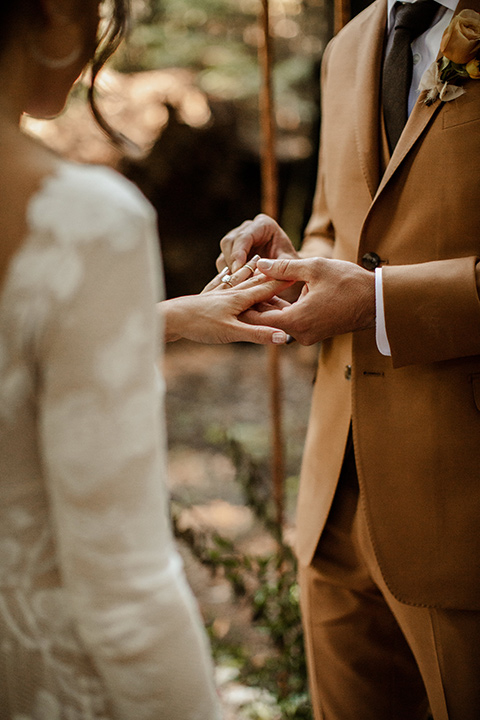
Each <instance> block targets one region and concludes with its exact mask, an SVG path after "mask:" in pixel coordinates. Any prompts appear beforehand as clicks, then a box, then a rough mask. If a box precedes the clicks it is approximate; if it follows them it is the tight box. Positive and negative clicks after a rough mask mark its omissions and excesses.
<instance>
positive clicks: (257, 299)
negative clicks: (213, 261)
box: [158, 274, 288, 345]
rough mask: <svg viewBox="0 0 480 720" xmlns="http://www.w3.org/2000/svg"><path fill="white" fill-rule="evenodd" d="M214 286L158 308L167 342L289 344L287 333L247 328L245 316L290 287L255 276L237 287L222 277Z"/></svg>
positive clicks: (215, 280)
mask: <svg viewBox="0 0 480 720" xmlns="http://www.w3.org/2000/svg"><path fill="white" fill-rule="evenodd" d="M237 279H238V278H237ZM212 283H214V285H213V286H212ZM212 283H209V285H208V286H207V288H205V289H204V291H203V292H202V293H200V294H199V295H186V296H183V297H178V298H171V299H169V300H165V301H164V302H161V303H159V304H158V308H159V312H161V313H163V314H164V316H165V328H166V332H165V339H166V341H167V342H170V341H173V340H178V339H179V338H180V337H183V338H187V339H189V340H194V341H196V342H202V343H230V342H253V343H259V344H263V345H266V344H271V343H274V344H282V343H285V342H286V341H287V335H286V333H285V332H284V331H283V330H278V329H277V328H275V327H268V326H263V325H260V324H258V325H256V324H247V323H244V322H242V319H241V316H242V314H243V313H244V312H246V311H247V310H249V309H250V308H252V307H253V306H258V305H259V304H260V305H261V304H262V303H269V302H270V301H272V300H273V299H274V298H275V296H276V295H277V293H278V292H280V291H281V290H282V289H284V288H285V287H286V285H288V283H287V284H286V283H282V282H278V281H276V280H270V279H267V278H266V277H265V275H263V274H259V275H253V276H252V277H250V278H249V279H248V280H245V281H243V282H240V283H239V284H238V285H235V286H233V287H230V286H229V284H228V283H222V281H221V278H220V279H219V278H218V276H217V278H214V280H213V281H212ZM209 286H211V287H209ZM274 302H275V301H274Z"/></svg>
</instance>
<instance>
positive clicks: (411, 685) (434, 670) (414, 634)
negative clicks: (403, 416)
mask: <svg viewBox="0 0 480 720" xmlns="http://www.w3.org/2000/svg"><path fill="white" fill-rule="evenodd" d="M300 586H301V602H302V612H303V622H304V626H305V631H306V633H305V634H306V643H307V657H308V664H309V672H310V682H311V691H312V701H313V705H314V712H315V720H425V719H426V718H427V717H428V708H429V706H430V712H431V714H432V715H433V717H434V720H479V719H480V613H479V612H477V611H463V610H439V609H435V608H426V607H425V608H424V607H415V606H410V605H406V604H403V603H400V602H399V601H398V600H396V599H395V598H394V596H393V595H392V594H391V592H390V591H389V590H388V587H387V586H386V584H385V582H384V580H383V578H382V575H381V573H380V571H379V568H378V564H377V562H376V559H375V555H374V552H373V548H372V545H371V542H370V539H369V534H368V529H367V526H366V520H365V514H364V512H363V509H362V499H361V496H360V493H359V487H358V481H357V474H356V468H355V458H354V452H353V443H351V442H349V449H348V451H347V454H346V458H345V462H344V465H343V470H342V475H341V478H340V482H339V486H338V490H337V493H336V496H335V498H334V502H333V505H332V509H331V511H330V515H329V518H328V521H327V525H326V527H325V529H324V532H323V534H322V537H321V539H320V542H319V544H318V547H317V551H316V554H315V557H314V559H313V562H312V563H311V564H310V565H309V566H307V567H301V569H300Z"/></svg>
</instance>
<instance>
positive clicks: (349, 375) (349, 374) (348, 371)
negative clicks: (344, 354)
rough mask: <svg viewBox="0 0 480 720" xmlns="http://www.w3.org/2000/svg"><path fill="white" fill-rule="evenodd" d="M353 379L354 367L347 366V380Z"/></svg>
mask: <svg viewBox="0 0 480 720" xmlns="http://www.w3.org/2000/svg"><path fill="white" fill-rule="evenodd" d="M351 379H352V366H351V365H345V380H351Z"/></svg>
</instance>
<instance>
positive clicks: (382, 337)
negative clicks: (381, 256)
mask: <svg viewBox="0 0 480 720" xmlns="http://www.w3.org/2000/svg"><path fill="white" fill-rule="evenodd" d="M375 312H376V318H375V339H376V342H377V348H378V351H379V352H380V353H381V354H382V355H386V356H387V357H390V356H391V354H392V352H391V350H390V343H389V342H388V338H387V328H386V325H385V308H384V305H383V282H382V268H381V267H380V268H375Z"/></svg>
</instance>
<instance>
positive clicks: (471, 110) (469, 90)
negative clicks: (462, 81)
mask: <svg viewBox="0 0 480 720" xmlns="http://www.w3.org/2000/svg"><path fill="white" fill-rule="evenodd" d="M474 82H478V83H479V85H480V80H478V81H474V80H472V81H471V82H470V83H467V85H466V88H465V94H464V95H461V96H460V97H459V98H457V99H456V100H451V101H450V102H447V103H445V107H444V108H443V113H442V115H443V129H444V130H447V129H448V128H451V127H456V126H458V125H466V124H467V123H471V122H475V120H480V93H479V92H478V90H480V87H478V88H477V87H476V86H474V85H472V83H474Z"/></svg>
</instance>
